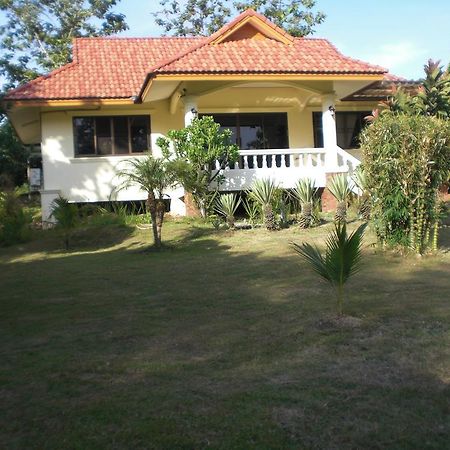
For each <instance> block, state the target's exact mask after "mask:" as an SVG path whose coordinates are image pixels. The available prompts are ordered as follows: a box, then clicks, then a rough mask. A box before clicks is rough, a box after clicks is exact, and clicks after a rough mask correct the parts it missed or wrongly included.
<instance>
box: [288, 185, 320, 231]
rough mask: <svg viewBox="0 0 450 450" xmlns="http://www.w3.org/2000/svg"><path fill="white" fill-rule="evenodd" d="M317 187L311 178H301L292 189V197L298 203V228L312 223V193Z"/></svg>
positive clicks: (306, 226) (313, 193) (307, 226)
mask: <svg viewBox="0 0 450 450" xmlns="http://www.w3.org/2000/svg"><path fill="white" fill-rule="evenodd" d="M316 192H317V189H316V188H315V187H314V181H313V180H312V179H311V178H303V179H301V180H299V181H298V182H297V184H296V185H295V187H294V189H293V194H294V197H295V198H296V199H297V200H298V201H299V203H300V208H301V212H300V220H299V225H300V228H309V227H311V226H312V225H313V223H314V209H313V208H314V195H315V193H316Z"/></svg>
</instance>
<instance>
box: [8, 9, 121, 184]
mask: <svg viewBox="0 0 450 450" xmlns="http://www.w3.org/2000/svg"><path fill="white" fill-rule="evenodd" d="M119 1H120V0H89V1H85V0H45V1H40V0H0V11H3V12H4V13H5V16H6V23H5V24H4V25H2V26H1V27H0V49H1V56H0V75H1V76H3V77H4V78H5V83H4V85H3V87H2V89H3V90H4V91H5V90H7V89H10V88H13V87H16V86H17V85H19V84H21V83H24V82H27V81H30V80H32V79H33V78H36V77H37V76H38V75H40V74H42V73H45V72H49V71H50V70H53V69H56V68H57V67H60V66H62V65H64V64H66V63H68V62H69V61H70V60H71V50H72V40H73V38H75V37H85V36H108V35H111V34H115V33H118V32H120V31H123V30H126V29H127V28H128V27H127V25H126V23H125V16H123V15H122V14H118V13H114V12H112V8H113V7H114V6H115V5H116V4H117V3H118V2H119ZM0 122H1V125H0V127H1V129H0V173H1V174H3V175H4V174H6V175H7V176H8V178H10V179H12V180H13V181H14V182H15V183H16V184H20V183H23V181H24V180H25V179H26V167H27V166H26V163H27V157H28V153H29V151H28V150H27V148H26V147H24V146H23V145H22V144H20V142H19V140H18V138H17V136H16V134H15V132H14V130H13V129H12V127H11V125H10V124H9V123H8V120H7V119H6V118H5V116H4V115H3V114H0Z"/></svg>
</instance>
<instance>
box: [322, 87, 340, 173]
mask: <svg viewBox="0 0 450 450" xmlns="http://www.w3.org/2000/svg"><path fill="white" fill-rule="evenodd" d="M335 100H336V95H335V93H334V92H331V93H328V94H325V95H323V96H322V133H323V146H324V148H325V150H326V153H325V166H326V170H327V172H330V171H331V170H334V169H336V168H337V166H338V159H337V136H336V119H335Z"/></svg>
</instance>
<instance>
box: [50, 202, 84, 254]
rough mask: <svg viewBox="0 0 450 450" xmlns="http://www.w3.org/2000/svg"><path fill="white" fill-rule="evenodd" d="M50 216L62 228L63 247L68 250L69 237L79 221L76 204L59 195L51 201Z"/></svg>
mask: <svg viewBox="0 0 450 450" xmlns="http://www.w3.org/2000/svg"><path fill="white" fill-rule="evenodd" d="M51 217H53V218H54V219H55V220H56V224H57V227H58V228H60V229H61V230H62V233H63V240H64V246H65V249H66V250H69V247H70V238H71V236H72V233H73V230H74V229H75V227H76V226H77V225H78V223H79V216H78V208H77V206H76V205H75V204H74V203H69V200H67V199H66V198H64V197H62V196H59V197H58V198H56V199H55V200H53V202H52V212H51Z"/></svg>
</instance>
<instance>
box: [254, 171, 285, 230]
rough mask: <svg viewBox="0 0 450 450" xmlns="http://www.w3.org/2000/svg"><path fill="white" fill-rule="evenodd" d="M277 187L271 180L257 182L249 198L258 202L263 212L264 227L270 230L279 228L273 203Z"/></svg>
mask: <svg viewBox="0 0 450 450" xmlns="http://www.w3.org/2000/svg"><path fill="white" fill-rule="evenodd" d="M276 190H277V186H276V185H275V183H274V182H273V180H271V179H261V180H256V181H255V182H254V183H253V185H252V187H251V191H249V193H248V196H249V197H250V198H251V199H253V200H254V201H255V202H257V203H258V204H259V206H260V208H261V210H262V214H263V217H264V225H265V227H266V228H267V229H268V230H271V231H273V230H276V229H277V228H278V226H277V222H276V220H275V214H274V212H273V201H274V198H275V194H276Z"/></svg>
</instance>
